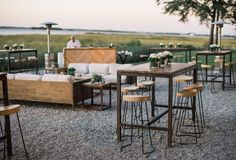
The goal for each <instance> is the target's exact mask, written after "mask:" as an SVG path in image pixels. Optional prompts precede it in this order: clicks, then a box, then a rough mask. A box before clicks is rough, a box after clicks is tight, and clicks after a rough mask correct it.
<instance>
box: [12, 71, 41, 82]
mask: <svg viewBox="0 0 236 160" xmlns="http://www.w3.org/2000/svg"><path fill="white" fill-rule="evenodd" d="M41 79H42V76H41V75H36V74H28V73H17V74H16V75H15V80H31V81H40V80H41Z"/></svg>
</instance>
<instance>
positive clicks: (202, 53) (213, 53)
mask: <svg viewBox="0 0 236 160" xmlns="http://www.w3.org/2000/svg"><path fill="white" fill-rule="evenodd" d="M227 55H229V61H230V62H232V52H231V51H230V50H225V51H199V52H196V62H197V61H198V57H199V56H205V63H206V64H208V56H222V57H223V68H222V72H223V73H222V78H223V80H222V88H223V90H225V58H226V56H227ZM231 72H232V70H231V68H230V70H229V79H230V84H231V83H232V82H231V74H232V73H231ZM208 76H210V75H208V73H207V69H206V74H205V77H206V78H205V80H206V82H207V81H208V80H207V77H208Z"/></svg>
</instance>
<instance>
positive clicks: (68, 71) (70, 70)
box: [67, 67, 75, 76]
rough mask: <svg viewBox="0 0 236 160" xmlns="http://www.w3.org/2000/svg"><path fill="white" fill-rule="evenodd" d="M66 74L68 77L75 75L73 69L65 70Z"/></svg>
mask: <svg viewBox="0 0 236 160" xmlns="http://www.w3.org/2000/svg"><path fill="white" fill-rule="evenodd" d="M67 74H68V75H71V76H74V75H75V68H73V67H72V68H68V69H67Z"/></svg>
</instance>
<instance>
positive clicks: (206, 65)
mask: <svg viewBox="0 0 236 160" xmlns="http://www.w3.org/2000/svg"><path fill="white" fill-rule="evenodd" d="M201 68H205V69H206V68H212V65H209V64H202V65H201Z"/></svg>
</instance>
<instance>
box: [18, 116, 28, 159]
mask: <svg viewBox="0 0 236 160" xmlns="http://www.w3.org/2000/svg"><path fill="white" fill-rule="evenodd" d="M16 116H17V121H18V125H19V129H20V134H21V139H22V142H23V146H24V150H25V155H26V159H27V160H28V159H29V156H28V153H27V150H26V146H25V141H24V137H23V133H22V129H21V124H20V119H19V115H18V113H16Z"/></svg>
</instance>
